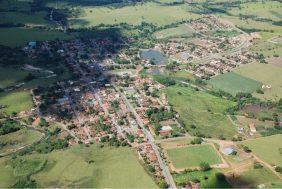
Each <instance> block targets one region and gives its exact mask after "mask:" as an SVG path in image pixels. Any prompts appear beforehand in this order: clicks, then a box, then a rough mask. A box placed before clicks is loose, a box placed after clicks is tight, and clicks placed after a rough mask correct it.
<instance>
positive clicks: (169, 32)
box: [154, 24, 195, 39]
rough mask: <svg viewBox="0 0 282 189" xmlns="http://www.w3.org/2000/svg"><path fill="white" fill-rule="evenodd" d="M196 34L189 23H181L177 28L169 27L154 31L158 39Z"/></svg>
mask: <svg viewBox="0 0 282 189" xmlns="http://www.w3.org/2000/svg"><path fill="white" fill-rule="evenodd" d="M193 34H195V32H194V30H193V29H191V28H190V27H189V26H188V25H187V24H181V25H179V26H177V27H175V28H168V29H164V30H161V31H158V32H155V33H154V36H155V37H156V38H157V39H165V38H171V37H192V36H193Z"/></svg>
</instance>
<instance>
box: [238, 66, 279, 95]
mask: <svg viewBox="0 0 282 189" xmlns="http://www.w3.org/2000/svg"><path fill="white" fill-rule="evenodd" d="M235 73H237V74H240V75H243V76H245V77H248V78H251V79H254V80H257V81H259V82H261V83H262V84H264V85H269V86H270V88H264V89H262V90H263V91H264V94H257V93H256V94H255V96H257V97H259V98H262V99H266V100H268V99H269V100H279V99H280V98H281V97H282V84H281V81H282V74H281V73H282V67H281V68H280V67H278V66H275V65H271V64H261V63H253V64H248V65H244V66H242V67H240V68H238V69H236V70H235Z"/></svg>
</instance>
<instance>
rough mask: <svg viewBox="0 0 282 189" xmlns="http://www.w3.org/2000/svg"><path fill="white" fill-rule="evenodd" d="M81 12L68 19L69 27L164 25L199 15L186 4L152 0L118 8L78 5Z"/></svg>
mask: <svg viewBox="0 0 282 189" xmlns="http://www.w3.org/2000/svg"><path fill="white" fill-rule="evenodd" d="M79 8H80V9H81V10H82V14H81V15H80V16H78V18H74V19H71V20H70V24H71V27H74V28H81V27H91V26H97V25H99V24H106V25H113V24H120V23H127V24H133V25H139V24H141V23H142V22H147V23H152V24H154V25H157V26H164V25H168V24H171V23H175V22H178V21H182V20H190V19H195V18H198V17H199V15H197V14H194V13H191V12H189V7H188V6H187V5H183V4H181V5H174V6H167V5H162V4H159V3H154V2H146V3H137V4H135V5H128V6H124V7H119V8H109V7H91V6H84V7H79Z"/></svg>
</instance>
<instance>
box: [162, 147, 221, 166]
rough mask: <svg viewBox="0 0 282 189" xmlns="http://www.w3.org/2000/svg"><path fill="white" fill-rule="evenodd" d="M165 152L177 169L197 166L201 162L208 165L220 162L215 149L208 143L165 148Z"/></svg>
mask: <svg viewBox="0 0 282 189" xmlns="http://www.w3.org/2000/svg"><path fill="white" fill-rule="evenodd" d="M167 153H168V156H169V159H170V160H171V161H172V164H173V166H174V167H175V168H177V169H185V168H191V167H198V166H199V165H200V163H201V162H206V163H209V164H210V165H214V164H220V163H221V159H220V157H219V156H218V155H217V153H216V151H215V149H214V148H213V147H212V146H211V145H209V144H205V145H195V146H187V147H180V148H173V149H167Z"/></svg>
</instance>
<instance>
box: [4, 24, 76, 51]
mask: <svg viewBox="0 0 282 189" xmlns="http://www.w3.org/2000/svg"><path fill="white" fill-rule="evenodd" d="M19 34H20V35H19ZM72 37H74V36H73V35H70V34H65V33H63V32H60V31H47V30H43V29H27V28H0V44H1V45H6V46H11V47H15V46H24V45H26V44H27V43H28V42H30V41H43V40H55V39H62V40H63V39H71V38H72Z"/></svg>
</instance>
